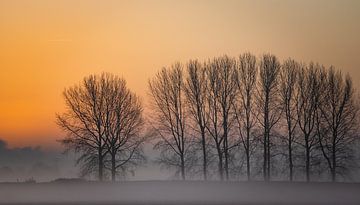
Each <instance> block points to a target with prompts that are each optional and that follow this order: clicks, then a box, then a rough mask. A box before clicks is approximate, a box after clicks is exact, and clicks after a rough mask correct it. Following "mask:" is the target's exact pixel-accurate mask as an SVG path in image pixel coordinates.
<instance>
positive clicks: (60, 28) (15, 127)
mask: <svg viewBox="0 0 360 205" xmlns="http://www.w3.org/2000/svg"><path fill="white" fill-rule="evenodd" d="M359 11H360V1H357V0H354V1H350V0H338V1H332V0H317V1H312V0H309V1H306V0H305V1H290V0H289V1H275V0H268V1H267V0H263V1H258V0H252V1H240V0H238V1H230V0H229V1H227V0H219V1H212V0H206V1H201V0H197V1H190V0H185V1H153V0H146V1H145V0H144V1H130V0H129V1H91V0H86V1H85V0H84V1H79V0H63V1H47V0H34V1H26V0H23V1H19V0H0V139H1V140H3V141H4V142H6V143H7V146H8V148H9V149H15V148H21V147H38V146H40V147H41V148H42V149H48V150H52V149H59V150H61V146H60V144H59V143H58V142H57V140H58V139H60V138H61V137H62V136H64V133H63V132H62V131H61V130H60V129H59V128H58V127H57V126H56V124H55V114H56V113H61V112H63V111H64V108H65V106H64V101H63V99H62V91H63V90H64V89H65V88H67V87H69V86H72V85H74V84H78V83H79V82H80V81H81V80H82V79H83V78H84V77H85V76H87V75H90V74H100V73H102V72H111V73H114V74H116V75H119V76H122V77H123V78H125V79H126V81H127V83H128V86H129V88H130V89H131V90H133V91H134V92H136V93H137V94H138V95H140V96H141V97H142V99H143V101H145V102H146V98H147V85H148V84H147V82H148V79H149V78H151V77H153V76H154V75H155V73H156V72H157V71H158V70H159V69H161V67H163V66H168V65H171V64H172V63H174V62H176V61H180V62H183V63H185V62H186V61H188V60H189V59H195V58H196V59H200V60H204V59H208V58H212V57H215V56H219V55H224V54H227V55H230V56H237V55H239V54H241V53H243V52H246V51H250V52H252V53H254V54H255V55H261V54H263V53H268V52H270V53H272V54H275V55H277V56H278V57H279V58H280V59H286V58H288V57H292V58H295V59H297V60H299V61H303V62H309V61H316V62H320V63H322V64H324V65H325V66H329V65H334V66H336V67H337V68H339V69H341V70H343V71H344V73H349V74H350V75H351V76H352V78H353V80H354V82H355V85H356V86H357V87H359V86H360V83H359V82H358V81H359V79H360V58H359V54H360V38H359V36H360V21H359V19H360V12H359Z"/></svg>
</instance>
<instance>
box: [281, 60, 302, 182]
mask: <svg viewBox="0 0 360 205" xmlns="http://www.w3.org/2000/svg"><path fill="white" fill-rule="evenodd" d="M299 68H300V65H299V63H297V62H296V61H294V60H292V59H288V60H286V61H285V62H284V63H283V65H282V67H281V72H280V97H281V103H282V107H283V110H284V113H285V114H284V117H285V121H286V130H287V146H288V149H287V150H288V160H289V180H290V181H292V180H293V168H294V164H293V144H294V143H295V128H296V126H297V123H298V118H297V114H296V82H297V76H298V72H299Z"/></svg>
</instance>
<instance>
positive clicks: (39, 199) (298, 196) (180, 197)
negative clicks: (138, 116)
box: [0, 181, 360, 205]
mask: <svg viewBox="0 0 360 205" xmlns="http://www.w3.org/2000/svg"><path fill="white" fill-rule="evenodd" d="M0 204H59V205H60V204H61V205H65V204H66V205H68V204H69V205H70V204H73V205H80V204H81V205H82V204H84V205H85V204H89V205H92V204H94V205H95V204H99V205H100V204H103V205H106V204H109V205H110V204H114V205H115V204H123V205H140V204H141V205H142V204H143V205H172V204H174V205H175V204H176V205H187V204H189V205H196V204H204V205H212V204H214V205H230V204H234V205H235V204H236V205H241V204H244V205H265V204H266V205H292V204H294V205H295V204H296V205H300V204H304V205H320V204H321V205H335V204H338V205H347V204H351V205H355V204H360V184H347V183H310V184H307V183H279V182H273V183H260V182H251V183H247V182H229V183H220V182H170V181H144V182H121V183H120V182H119V183H95V182H92V183H90V182H82V183H38V184H0Z"/></svg>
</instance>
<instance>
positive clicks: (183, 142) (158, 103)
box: [149, 63, 194, 180]
mask: <svg viewBox="0 0 360 205" xmlns="http://www.w3.org/2000/svg"><path fill="white" fill-rule="evenodd" d="M182 69H183V66H182V65H181V64H180V63H175V64H173V65H172V66H171V67H170V68H163V69H162V70H161V71H160V72H159V73H157V75H156V76H155V77H154V78H153V79H152V80H150V81H149V89H150V96H151V99H152V101H151V106H152V113H151V125H152V127H153V128H154V130H155V131H156V133H157V135H158V136H159V138H158V142H157V143H156V145H155V149H158V150H160V151H161V156H160V159H159V161H160V163H161V164H163V165H166V166H170V167H175V168H176V169H177V171H178V173H180V176H181V178H182V179H183V180H185V178H186V170H187V167H189V166H190V164H191V163H192V162H191V158H192V157H194V156H191V154H190V153H189V152H190V145H191V143H190V136H189V135H187V133H186V129H187V127H186V101H185V96H184V93H183V92H184V88H183V86H184V83H183V70H182Z"/></svg>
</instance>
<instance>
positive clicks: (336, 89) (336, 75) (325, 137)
mask: <svg viewBox="0 0 360 205" xmlns="http://www.w3.org/2000/svg"><path fill="white" fill-rule="evenodd" d="M323 94H324V99H326V100H324V101H323V103H322V105H321V106H320V109H319V111H320V114H319V115H320V118H322V120H320V122H322V124H320V125H319V128H320V131H319V142H320V146H321V150H322V153H323V155H324V158H325V160H326V162H327V164H328V168H329V172H330V175H331V180H332V181H336V180H337V178H338V177H337V175H339V174H340V175H342V174H345V173H346V172H347V171H348V170H347V167H349V163H351V161H352V149H351V145H352V144H353V143H354V140H355V139H356V134H357V133H356V132H357V131H358V130H357V127H358V126H357V123H358V121H357V114H358V111H359V108H358V106H357V104H356V99H355V90H354V87H353V84H352V80H351V78H350V77H349V76H346V77H345V78H344V77H343V75H342V73H341V72H340V71H338V70H335V68H334V67H331V68H330V69H329V70H328V71H327V75H326V83H325V84H324V92H323Z"/></svg>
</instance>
